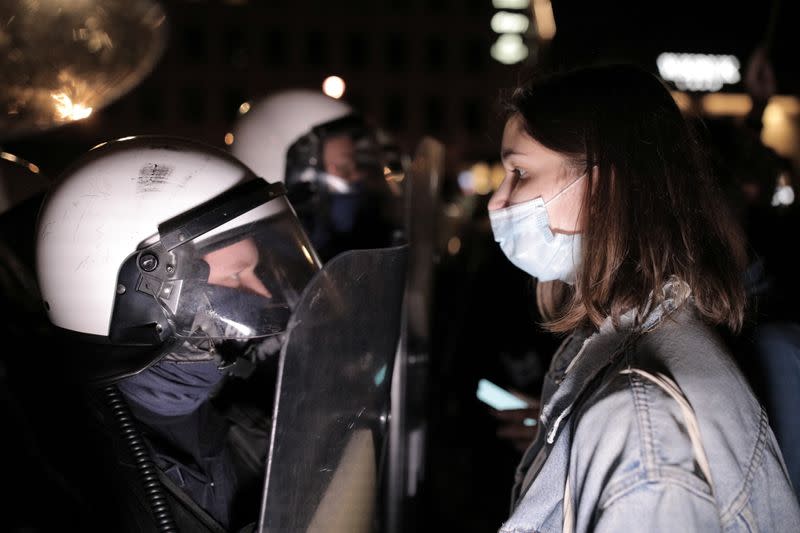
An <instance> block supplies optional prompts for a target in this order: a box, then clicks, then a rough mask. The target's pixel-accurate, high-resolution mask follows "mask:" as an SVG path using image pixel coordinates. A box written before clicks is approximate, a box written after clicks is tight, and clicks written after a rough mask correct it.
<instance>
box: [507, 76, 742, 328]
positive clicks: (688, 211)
mask: <svg viewBox="0 0 800 533" xmlns="http://www.w3.org/2000/svg"><path fill="white" fill-rule="evenodd" d="M505 110H506V115H505V116H506V118H508V117H510V116H512V115H513V114H519V116H521V117H522V118H523V120H524V122H525V128H526V131H527V132H528V134H529V135H531V137H533V138H534V139H536V140H537V141H538V142H540V143H541V144H543V145H544V146H546V147H547V148H549V149H551V150H554V151H556V152H559V153H561V154H563V155H565V156H567V157H568V159H569V161H570V163H571V165H573V166H574V167H575V168H576V169H578V170H581V171H583V172H587V178H588V179H589V182H588V184H587V185H588V186H587V191H589V192H588V193H587V194H586V195H585V198H584V200H583V205H582V208H581V216H582V217H583V228H584V229H583V233H582V243H583V245H582V246H583V249H582V262H581V264H580V266H579V267H578V272H577V279H576V283H575V285H574V287H572V289H571V290H565V288H564V287H548V288H547V292H545V291H544V290H540V291H537V292H538V293H540V296H541V295H542V294H547V295H548V296H549V297H548V298H547V301H545V302H542V301H540V309H541V310H542V311H543V313H542V314H543V316H545V317H551V318H550V319H549V320H547V321H546V323H545V324H544V326H545V327H546V328H547V329H549V330H550V331H553V332H566V331H569V330H572V329H574V328H575V327H577V326H580V325H584V324H589V323H591V324H594V325H595V326H599V325H600V324H601V323H602V322H603V321H604V320H605V319H606V317H608V316H611V318H612V320H613V321H614V323H615V324H619V318H620V316H621V314H622V313H624V312H626V311H628V310H631V309H634V310H636V311H637V312H638V313H640V314H642V313H644V311H645V306H646V305H647V304H648V300H649V298H650V297H654V299H655V301H656V303H657V302H658V300H659V298H660V296H661V294H662V293H661V288H662V287H663V286H664V284H665V283H666V282H667V281H668V280H670V279H671V278H678V279H680V280H682V281H683V282H685V283H687V284H688V285H689V287H690V288H691V291H692V298H693V302H694V305H695V306H696V308H697V310H698V312H699V313H700V315H701V316H702V317H704V319H705V320H707V321H708V322H709V323H711V324H715V325H718V324H723V325H727V326H728V327H729V328H730V329H731V330H732V331H738V330H739V328H740V327H741V325H742V321H743V316H744V305H745V292H744V287H743V283H742V272H743V269H744V266H745V262H746V254H745V247H744V240H743V237H742V232H741V230H740V229H739V227H738V225H737V223H736V222H735V220H734V219H733V217H732V216H731V214H730V213H729V211H728V209H727V206H726V203H725V201H724V198H723V196H722V193H721V191H720V190H718V188H717V187H716V184H715V182H714V180H713V178H712V176H711V173H710V171H709V166H708V164H707V162H706V156H705V151H704V150H703V149H702V147H701V145H700V144H699V141H698V140H697V137H696V136H695V135H694V132H693V131H692V130H691V128H690V126H689V123H688V121H687V120H686V119H685V118H684V117H683V115H682V114H681V112H680V110H679V108H678V107H677V105H676V104H675V101H674V100H673V98H672V96H671V95H670V93H669V91H668V90H667V88H666V87H665V86H664V84H663V83H661V81H660V80H658V79H657V78H656V77H655V76H653V75H652V74H650V73H648V72H646V71H644V70H641V69H640V68H638V67H634V66H630V65H604V66H599V65H598V66H591V67H583V68H579V69H575V70H572V71H567V72H561V73H556V74H551V75H549V76H547V77H543V78H539V79H536V80H533V81H531V82H529V83H528V84H526V85H524V86H522V87H520V88H518V89H516V90H515V91H514V92H513V94H512V95H511V97H510V98H509V100H508V101H507V105H506V106H505ZM556 303H560V305H558V306H557V308H556Z"/></svg>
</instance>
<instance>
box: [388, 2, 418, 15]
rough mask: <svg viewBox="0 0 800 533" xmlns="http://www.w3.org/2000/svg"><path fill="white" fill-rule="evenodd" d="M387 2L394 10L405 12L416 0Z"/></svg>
mask: <svg viewBox="0 0 800 533" xmlns="http://www.w3.org/2000/svg"><path fill="white" fill-rule="evenodd" d="M387 4H388V6H389V9H391V10H392V11H394V12H396V13H405V12H408V11H409V10H410V9H411V8H412V6H413V4H414V0H387Z"/></svg>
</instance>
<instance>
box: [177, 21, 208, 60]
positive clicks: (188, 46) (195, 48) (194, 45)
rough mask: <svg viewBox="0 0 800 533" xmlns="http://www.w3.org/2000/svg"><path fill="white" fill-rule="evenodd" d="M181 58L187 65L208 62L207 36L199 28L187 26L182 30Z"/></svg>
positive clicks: (202, 29)
mask: <svg viewBox="0 0 800 533" xmlns="http://www.w3.org/2000/svg"><path fill="white" fill-rule="evenodd" d="M183 57H184V59H185V60H186V62H187V63H193V64H195V65H196V64H201V63H206V62H207V61H208V34H207V33H206V31H205V29H204V28H202V27H200V26H187V27H186V28H184V30H183Z"/></svg>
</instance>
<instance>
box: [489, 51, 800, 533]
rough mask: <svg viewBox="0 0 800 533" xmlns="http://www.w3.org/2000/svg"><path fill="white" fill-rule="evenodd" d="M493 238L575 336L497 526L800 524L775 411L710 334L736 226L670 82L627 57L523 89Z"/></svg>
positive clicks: (508, 131)
mask: <svg viewBox="0 0 800 533" xmlns="http://www.w3.org/2000/svg"><path fill="white" fill-rule="evenodd" d="M506 117H507V118H506V122H505V129H504V132H503V140H502V147H501V156H502V163H503V165H504V167H505V170H506V177H505V179H504V181H503V183H502V184H501V186H500V187H499V189H498V190H497V192H496V193H495V195H494V196H493V197H492V199H491V201H490V203H489V217H490V221H491V225H492V230H493V232H494V236H495V240H496V241H497V242H498V243H499V245H500V247H501V248H502V250H503V252H504V253H505V254H506V256H507V257H508V259H509V260H510V261H511V262H512V263H513V264H515V265H516V266H517V267H519V268H521V269H522V270H524V271H525V272H527V273H529V274H530V275H531V276H533V277H535V278H536V279H537V281H538V287H537V297H538V300H539V301H538V304H539V306H540V310H541V311H542V314H543V316H544V317H545V318H546V319H547V321H546V323H545V324H544V326H545V327H546V328H547V329H548V330H549V331H551V332H554V333H560V334H564V335H565V339H564V341H563V343H562V345H561V347H560V348H559V349H558V351H557V352H556V354H555V355H554V357H553V359H552V363H551V367H550V370H549V372H548V374H547V376H546V378H545V383H544V386H543V389H542V391H543V392H542V399H541V406H542V407H541V411H540V413H539V420H538V423H537V424H536V427H537V434H536V438H535V439H534V441H533V443H532V444H531V446H530V447H529V448H528V450H527V451H526V452H525V454H524V455H523V457H522V460H521V463H520V465H519V468H518V470H517V475H516V481H515V486H514V489H513V491H512V510H511V516H510V517H509V519H508V520H507V521H506V522H505V523H504V524H503V525H502V527H501V531H503V532H509V533H510V532H523V531H524V532H528V531H580V532H585V531H667V530H668V531H722V530H725V531H752V530H758V531H797V530H798V528H800V508H798V502H797V500H796V498H795V496H794V494H793V492H792V489H791V484H790V482H789V479H788V476H787V473H786V468H785V465H784V462H783V458H782V456H781V453H780V450H779V448H778V446H777V444H776V441H775V437H774V435H773V432H772V430H771V429H770V426H769V423H768V420H767V418H766V415H765V414H764V410H763V409H762V408H761V406H760V405H759V403H758V401H757V400H756V399H755V397H754V395H753V393H752V391H751V389H750V388H749V386H748V385H747V381H746V379H745V377H744V376H743V375H742V374H741V372H740V370H739V369H738V368H737V366H736V365H735V363H734V361H733V359H732V358H731V356H730V355H729V353H728V352H727V351H726V349H725V348H724V347H723V344H722V342H721V341H720V339H719V338H718V337H717V335H716V333H715V328H716V327H718V326H727V327H728V328H730V329H731V330H733V331H737V330H738V329H739V328H740V327H741V325H742V321H743V315H744V305H745V293H744V289H743V287H742V284H741V281H740V280H741V269H742V268H743V263H744V256H745V254H744V248H743V244H742V240H741V236H740V231H739V230H738V228H737V227H736V225H735V224H734V222H733V219H732V218H731V217H730V216H729V215H728V213H727V211H726V209H725V208H724V204H723V203H722V202H723V200H722V196H721V194H720V193H719V192H718V191H717V190H716V188H715V186H714V184H713V180H712V179H711V176H710V175H709V172H708V171H707V167H706V165H705V163H704V161H703V157H702V151H701V149H700V146H699V145H698V144H697V142H696V141H695V138H694V136H693V135H692V132H691V131H690V129H689V126H688V125H687V122H686V121H685V120H684V117H683V116H682V115H681V113H680V110H679V109H678V107H677V106H676V104H675V102H674V101H673V99H672V97H671V95H670V93H669V91H668V90H667V89H666V88H665V86H664V85H663V84H662V83H661V82H660V81H659V80H658V79H656V78H655V77H654V76H652V75H651V74H649V73H647V72H644V71H642V70H640V69H638V68H635V67H631V66H625V65H608V66H594V67H585V68H580V69H575V70H573V71H570V72H562V73H559V74H555V75H552V76H549V77H545V78H541V79H538V80H534V81H532V82H530V83H528V84H526V85H524V86H522V87H520V88H518V89H517V90H515V91H514V92H513V94H512V95H511V96H510V98H509V101H508V105H507V115H506Z"/></svg>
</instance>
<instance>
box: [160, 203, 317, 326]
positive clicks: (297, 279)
mask: <svg viewBox="0 0 800 533" xmlns="http://www.w3.org/2000/svg"><path fill="white" fill-rule="evenodd" d="M173 253H174V254H175V264H176V268H175V273H176V274H177V275H176V276H174V277H171V278H170V279H168V280H166V281H165V282H164V283H163V284H162V287H161V290H160V292H159V295H158V301H159V304H160V305H161V306H162V307H163V308H164V309H165V311H166V312H167V315H168V316H169V317H170V318H171V322H172V323H173V324H172V325H173V328H174V331H175V335H176V336H177V337H178V338H182V339H185V340H193V341H197V340H201V339H210V340H226V339H239V340H246V339H255V338H262V337H268V336H271V335H277V334H279V333H281V332H283V331H284V330H285V329H286V324H287V322H288V320H289V316H290V315H291V312H292V310H293V309H294V306H295V303H296V302H297V300H298V298H299V296H300V293H301V292H302V290H303V288H304V287H305V286H306V284H307V283H308V281H309V280H310V279H311V277H312V276H313V275H314V274H315V273H316V272H317V271H318V270H319V269H320V263H319V259H318V258H317V255H316V252H315V251H314V249H313V248H312V246H311V244H310V243H309V242H308V239H307V237H306V235H305V232H304V231H303V230H302V228H301V226H300V224H299V223H298V220H297V217H296V215H295V214H294V211H293V210H292V208H291V206H290V204H289V203H288V202H287V201H286V199H285V198H284V197H279V198H275V199H273V200H271V201H269V202H267V203H266V204H263V205H261V206H259V207H256V208H255V209H252V210H250V211H248V212H246V213H244V214H242V215H240V216H239V217H236V218H234V219H232V220H230V221H228V222H227V223H225V224H224V225H222V226H219V227H217V228H215V229H213V230H211V231H209V232H207V233H205V234H203V235H201V236H199V237H197V238H196V239H193V240H191V241H187V242H186V243H183V244H181V245H180V246H178V247H176V248H175V249H174V250H173Z"/></svg>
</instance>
